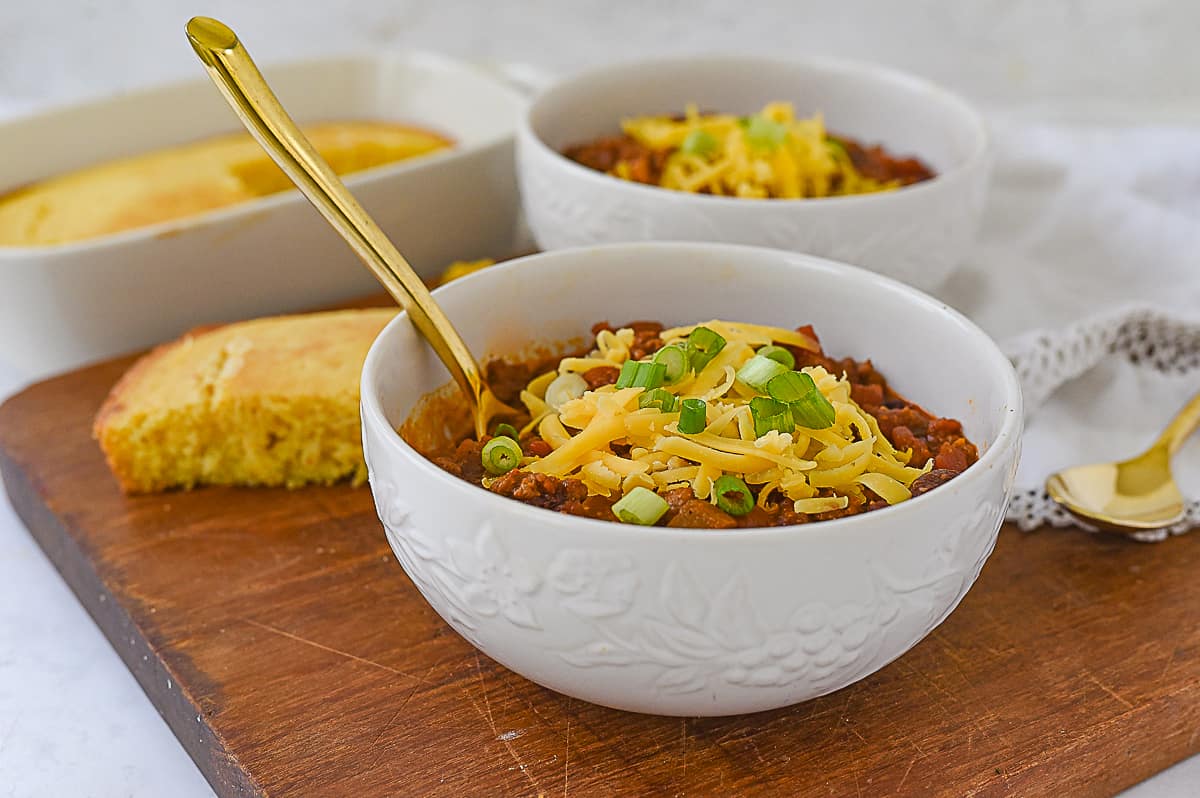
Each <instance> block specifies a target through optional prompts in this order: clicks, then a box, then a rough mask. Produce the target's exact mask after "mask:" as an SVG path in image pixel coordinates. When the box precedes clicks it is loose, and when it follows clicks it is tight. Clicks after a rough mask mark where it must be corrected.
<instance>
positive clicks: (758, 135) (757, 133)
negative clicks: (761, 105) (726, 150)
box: [745, 115, 788, 150]
mask: <svg viewBox="0 0 1200 798" xmlns="http://www.w3.org/2000/svg"><path fill="white" fill-rule="evenodd" d="M745 127H746V143H747V144H749V145H750V146H751V147H757V148H758V149H763V150H773V149H775V148H776V147H778V146H779V145H780V144H783V141H784V139H786V138H787V132H788V129H787V125H785V124H783V123H782V122H776V121H774V120H772V119H767V118H766V117H765V116H757V115H755V116H752V117H750V119H749V121H747V122H746V124H745Z"/></svg>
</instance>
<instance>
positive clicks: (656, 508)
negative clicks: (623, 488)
mask: <svg viewBox="0 0 1200 798" xmlns="http://www.w3.org/2000/svg"><path fill="white" fill-rule="evenodd" d="M669 508H670V505H669V504H667V500H666V499H664V498H663V497H662V496H659V495H658V494H657V493H655V492H654V491H652V490H649V489H647V488H643V487H641V486H638V487H636V488H634V489H633V490H631V491H629V492H628V493H626V494H625V495H624V496H623V497H622V498H621V500H620V501H619V502H617V503H616V504H614V505H613V508H612V509H613V515H615V516H616V517H617V518H619V519H621V520H622V521H624V522H625V523H627V524H641V525H642V526H653V525H654V524H656V523H657V522H658V519H660V518H662V517H663V514H664V513H666V512H667V510H668V509H669Z"/></svg>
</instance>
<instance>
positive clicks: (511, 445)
mask: <svg viewBox="0 0 1200 798" xmlns="http://www.w3.org/2000/svg"><path fill="white" fill-rule="evenodd" d="M482 460H483V470H484V471H486V472H488V473H489V474H491V475H493V476H497V477H498V476H500V475H501V474H507V473H508V472H509V471H512V470H513V469H514V468H516V467H517V466H519V465H520V464H521V444H519V443H517V442H516V441H515V440H513V439H512V438H508V437H505V436H503V435H502V436H500V437H499V438H492V439H491V440H490V441H488V442H487V443H485V444H484V445H483V453H482Z"/></svg>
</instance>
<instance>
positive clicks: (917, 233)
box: [517, 56, 990, 289]
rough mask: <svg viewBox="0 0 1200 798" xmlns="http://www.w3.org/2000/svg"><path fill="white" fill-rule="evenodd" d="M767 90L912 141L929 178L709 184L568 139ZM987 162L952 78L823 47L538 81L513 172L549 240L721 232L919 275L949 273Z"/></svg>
mask: <svg viewBox="0 0 1200 798" xmlns="http://www.w3.org/2000/svg"><path fill="white" fill-rule="evenodd" d="M773 100H789V101H792V102H793V103H795V105H796V110H797V112H798V113H800V114H804V115H808V114H811V113H814V112H816V111H820V112H822V113H823V114H824V115H825V120H826V123H827V125H828V127H829V129H830V130H833V131H836V132H839V133H843V134H845V135H848V136H851V137H853V138H856V139H859V140H861V141H864V142H867V143H872V142H880V143H882V144H883V145H884V146H885V147H887V148H888V150H890V151H891V152H893V153H896V154H916V155H918V156H920V157H921V158H922V159H924V160H925V161H926V163H928V164H930V165H931V166H932V167H933V168H934V170H935V171H936V172H937V177H935V178H934V179H933V180H930V181H927V182H924V183H920V184H918V185H914V186H909V187H907V188H903V189H900V190H898V191H894V192H887V193H882V194H872V195H860V196H850V197H832V198H826V199H801V200H746V199H736V198H730V197H712V196H705V195H698V194H687V193H683V192H678V191H668V190H665V189H660V188H655V187H652V186H645V185H641V184H638V183H631V182H628V181H624V180H619V179H617V178H614V177H610V176H608V175H605V174H602V173H600V172H596V171H594V170H591V169H588V168H586V167H583V166H580V165H579V164H576V163H574V162H573V161H571V160H569V159H568V158H565V157H564V156H562V155H561V154H560V151H561V150H562V149H563V147H565V146H567V145H571V144H577V143H581V142H585V141H589V140H592V139H595V138H597V137H598V136H601V135H607V134H613V133H617V132H619V127H618V122H619V120H620V119H622V118H624V117H629V116H637V115H641V114H655V113H664V112H678V111H681V110H682V109H683V106H684V104H685V103H688V102H695V103H697V104H698V105H699V107H700V108H703V109H712V110H719V111H726V112H732V113H750V112H753V111H757V110H758V109H760V108H762V106H763V105H764V104H765V103H767V102H770V101H773ZM989 171H990V156H989V146H988V137H987V133H986V130H985V127H984V124H983V121H982V119H981V118H980V116H979V114H978V113H976V112H975V111H974V110H972V109H971V107H970V106H968V105H967V104H966V103H964V102H963V101H962V100H960V99H958V98H957V97H955V96H954V95H952V94H950V93H948V92H946V91H945V90H943V89H941V88H939V87H937V86H935V85H933V84H931V83H928V82H926V81H924V80H921V79H919V78H916V77H912V76H910V75H906V74H903V73H900V72H896V71H894V70H891V69H886V68H884V67H880V66H875V65H872V64H864V63H855V62H849V61H834V60H826V59H816V58H812V59H805V60H797V61H783V60H777V59H771V58H751V57H706V56H696V57H691V58H677V59H671V60H663V61H646V62H639V63H629V64H621V65H618V66H610V67H602V68H600V69H596V70H594V71H591V72H586V73H583V74H581V75H579V76H577V77H573V78H569V79H567V80H564V81H562V82H560V83H558V84H556V85H554V86H552V87H551V88H550V89H548V90H546V91H544V92H542V93H541V94H540V95H538V97H537V98H536V99H535V100H534V102H533V103H532V104H531V106H530V107H529V109H528V111H527V112H526V114H525V116H524V118H523V119H522V121H521V124H520V127H519V128H518V133H517V175H518V179H519V180H520V185H521V195H522V202H523V203H524V206H525V213H526V216H527V218H528V222H529V226H530V229H531V231H532V232H533V234H534V237H535V238H536V239H537V242H538V244H539V246H540V247H541V248H542V249H558V248H561V247H572V246H581V245H588V244H603V243H612V242H616V241H650V240H688V241H721V242H727V243H738V244H758V245H763V246H772V247H779V248H781V249H789V250H792V251H794V252H807V253H809V254H813V255H821V256H823V257H829V258H835V259H837V260H842V261H846V262H848V263H854V264H857V265H860V266H865V267H866V268H869V269H871V270H873V271H877V272H880V273H881V274H886V275H888V276H890V277H895V278H896V279H899V280H902V281H904V282H906V283H908V284H910V285H914V286H917V287H918V288H923V289H930V288H934V287H936V286H937V285H938V284H940V283H941V282H943V281H944V280H945V279H946V277H948V276H949V274H950V273H951V272H952V271H953V270H954V268H955V267H956V266H957V265H959V263H960V262H961V261H962V260H963V258H964V256H965V255H966V253H967V249H968V247H969V246H970V244H971V242H972V240H973V239H974V237H975V234H976V232H977V230H978V227H979V220H980V215H981V213H982V210H983V202H984V195H985V193H986V188H987V179H988V174H989Z"/></svg>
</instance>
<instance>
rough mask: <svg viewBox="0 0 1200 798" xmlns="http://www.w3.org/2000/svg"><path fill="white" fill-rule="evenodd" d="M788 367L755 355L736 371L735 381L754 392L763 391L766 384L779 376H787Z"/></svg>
mask: <svg viewBox="0 0 1200 798" xmlns="http://www.w3.org/2000/svg"><path fill="white" fill-rule="evenodd" d="M787 372H788V367H787V366H785V365H783V364H782V363H780V362H779V361H778V360H772V359H771V358H769V357H763V356H762V355H755V356H754V357H752V358H750V359H749V360H747V361H746V362H745V363H744V364H742V367H741V368H740V369H738V371H737V379H738V381H739V382H741V383H742V384H743V385H748V386H750V387H751V388H753V389H754V390H756V391H760V392H761V391H765V390H766V388H767V383H768V382H770V381H771V380H772V379H773V378H775V377H778V376H779V375H780V374H787Z"/></svg>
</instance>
